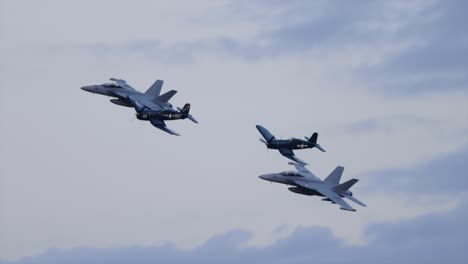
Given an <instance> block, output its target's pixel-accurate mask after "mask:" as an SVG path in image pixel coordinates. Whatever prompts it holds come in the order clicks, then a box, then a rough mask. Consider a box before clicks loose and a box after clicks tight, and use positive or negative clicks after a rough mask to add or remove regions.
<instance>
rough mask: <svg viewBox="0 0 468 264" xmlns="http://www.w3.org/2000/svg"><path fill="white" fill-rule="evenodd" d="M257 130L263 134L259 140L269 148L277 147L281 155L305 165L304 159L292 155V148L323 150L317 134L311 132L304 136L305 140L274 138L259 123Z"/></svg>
mask: <svg viewBox="0 0 468 264" xmlns="http://www.w3.org/2000/svg"><path fill="white" fill-rule="evenodd" d="M257 129H258V132H260V134H261V135H262V136H263V139H262V138H260V141H261V142H263V143H264V144H265V145H266V146H267V148H269V149H277V150H279V152H280V153H281V155H283V156H285V157H286V158H288V159H290V160H292V161H295V162H298V163H302V164H304V165H307V163H306V162H305V161H302V160H301V159H299V158H298V157H296V155H294V152H293V149H306V148H318V149H320V150H321V151H322V152H325V150H324V149H323V148H322V147H321V146H320V145H319V144H318V143H317V138H318V134H317V133H314V134H312V137H310V138H308V137H305V139H306V140H303V139H298V138H290V139H276V138H275V136H273V135H272V134H271V133H270V131H268V130H267V129H266V128H264V127H262V126H261V125H257Z"/></svg>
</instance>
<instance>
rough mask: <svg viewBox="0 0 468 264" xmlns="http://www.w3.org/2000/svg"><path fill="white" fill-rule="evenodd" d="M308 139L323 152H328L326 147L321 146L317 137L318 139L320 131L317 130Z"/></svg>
mask: <svg viewBox="0 0 468 264" xmlns="http://www.w3.org/2000/svg"><path fill="white" fill-rule="evenodd" d="M306 139H307V140H308V141H309V142H310V143H313V144H315V147H316V148H318V149H319V150H320V151H322V152H326V151H325V149H323V148H322V146H320V145H319V144H318V143H317V139H318V133H317V132H315V133H314V134H312V136H311V137H310V138H307V137H306Z"/></svg>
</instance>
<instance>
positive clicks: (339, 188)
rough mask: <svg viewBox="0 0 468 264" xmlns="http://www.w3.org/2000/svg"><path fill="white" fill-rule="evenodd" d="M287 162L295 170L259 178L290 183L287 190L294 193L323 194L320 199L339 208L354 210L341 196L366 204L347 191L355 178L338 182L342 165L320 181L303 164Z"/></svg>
mask: <svg viewBox="0 0 468 264" xmlns="http://www.w3.org/2000/svg"><path fill="white" fill-rule="evenodd" d="M288 164H291V165H294V166H295V167H296V170H297V171H285V172H281V173H272V174H265V175H260V176H259V178H260V179H262V180H266V181H271V182H277V183H282V184H286V185H292V186H293V187H289V188H288V190H290V191H291V192H294V193H298V194H303V195H310V196H312V195H317V196H323V197H325V198H323V199H322V201H328V202H332V203H334V204H338V205H340V209H341V210H347V211H353V212H355V211H356V210H355V209H354V208H352V207H351V206H350V205H349V204H348V203H347V202H345V200H343V198H348V199H349V200H351V201H353V202H355V203H357V204H359V205H361V206H364V207H365V206H366V205H365V204H364V203H362V202H361V201H359V200H358V199H356V198H355V197H354V196H353V193H352V192H350V191H349V189H350V188H351V186H353V185H354V184H355V183H356V182H358V180H357V179H351V180H349V181H347V182H344V183H340V179H341V175H342V174H343V170H344V168H343V167H341V166H338V167H336V169H335V170H334V171H333V172H332V173H330V175H329V176H328V177H327V178H326V179H325V180H323V181H322V180H320V178H319V177H317V176H315V175H314V174H313V173H312V172H310V171H309V170H308V169H307V168H306V167H305V165H304V164H301V163H295V162H289V163H288Z"/></svg>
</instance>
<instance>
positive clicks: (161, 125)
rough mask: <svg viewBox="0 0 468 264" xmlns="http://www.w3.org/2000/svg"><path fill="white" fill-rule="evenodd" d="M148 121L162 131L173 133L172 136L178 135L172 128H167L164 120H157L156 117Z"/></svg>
mask: <svg viewBox="0 0 468 264" xmlns="http://www.w3.org/2000/svg"><path fill="white" fill-rule="evenodd" d="M150 123H151V124H152V125H153V126H154V127H156V128H159V129H161V130H162V131H164V132H167V133H169V134H171V135H174V136H180V135H179V134H177V132H175V131H174V130H171V129H169V128H168V127H166V123H164V121H162V120H158V119H152V120H150Z"/></svg>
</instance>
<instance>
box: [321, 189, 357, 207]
mask: <svg viewBox="0 0 468 264" xmlns="http://www.w3.org/2000/svg"><path fill="white" fill-rule="evenodd" d="M317 191H318V192H319V193H321V194H322V195H323V196H325V197H327V198H328V199H330V200H332V201H333V202H334V203H336V204H338V205H340V206H341V207H340V209H341V210H346V211H352V212H355V211H356V209H354V208H352V207H351V206H350V205H349V204H348V203H347V202H345V201H344V200H343V199H342V198H341V196H340V195H339V194H337V193H336V192H334V191H332V190H330V189H325V188H323V189H317Z"/></svg>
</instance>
